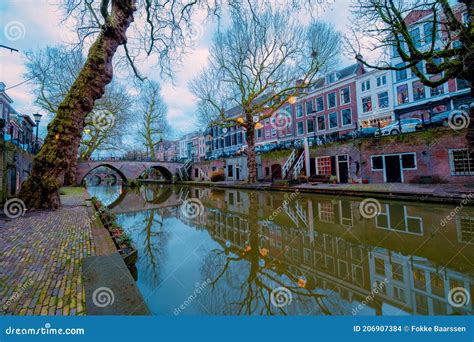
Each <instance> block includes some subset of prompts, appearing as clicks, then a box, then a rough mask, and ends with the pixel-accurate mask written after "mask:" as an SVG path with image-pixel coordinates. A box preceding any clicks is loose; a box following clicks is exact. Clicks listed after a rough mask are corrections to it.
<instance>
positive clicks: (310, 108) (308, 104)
mask: <svg viewBox="0 0 474 342" xmlns="http://www.w3.org/2000/svg"><path fill="white" fill-rule="evenodd" d="M312 112H314V109H313V100H308V101H306V114H311V113H312Z"/></svg>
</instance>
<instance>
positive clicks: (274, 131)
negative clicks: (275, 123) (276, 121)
mask: <svg viewBox="0 0 474 342" xmlns="http://www.w3.org/2000/svg"><path fill="white" fill-rule="evenodd" d="M276 135H277V130H276V128H272V137H274V136H276Z"/></svg>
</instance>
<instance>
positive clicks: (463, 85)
mask: <svg viewBox="0 0 474 342" xmlns="http://www.w3.org/2000/svg"><path fill="white" fill-rule="evenodd" d="M456 89H457V90H463V89H469V82H468V81H466V80H465V79H464V78H460V77H458V78H456Z"/></svg>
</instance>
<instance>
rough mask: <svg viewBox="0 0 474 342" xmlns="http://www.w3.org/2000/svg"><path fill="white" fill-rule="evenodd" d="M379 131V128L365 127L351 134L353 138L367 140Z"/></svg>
mask: <svg viewBox="0 0 474 342" xmlns="http://www.w3.org/2000/svg"><path fill="white" fill-rule="evenodd" d="M378 130H379V129H378V128H377V127H364V128H361V129H358V130H356V131H354V132H351V133H350V134H351V137H352V138H354V139H357V138H367V137H373V136H375V135H376V134H377V131H378Z"/></svg>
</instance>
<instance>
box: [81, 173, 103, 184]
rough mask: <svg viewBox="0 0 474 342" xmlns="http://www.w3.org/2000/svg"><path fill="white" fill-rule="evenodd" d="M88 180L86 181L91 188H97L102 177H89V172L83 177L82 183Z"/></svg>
mask: <svg viewBox="0 0 474 342" xmlns="http://www.w3.org/2000/svg"><path fill="white" fill-rule="evenodd" d="M86 179H88V181H90V182H91V184H90V185H92V186H98V185H100V184H101V183H102V177H100V176H99V175H91V174H90V172H89V173H88V174H87V175H85V176H84V182H85V181H86Z"/></svg>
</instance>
